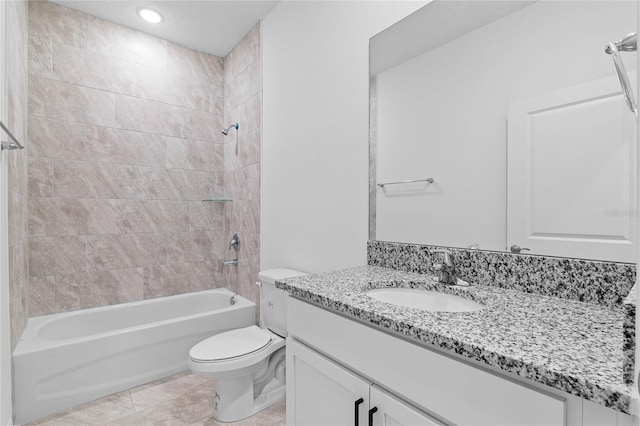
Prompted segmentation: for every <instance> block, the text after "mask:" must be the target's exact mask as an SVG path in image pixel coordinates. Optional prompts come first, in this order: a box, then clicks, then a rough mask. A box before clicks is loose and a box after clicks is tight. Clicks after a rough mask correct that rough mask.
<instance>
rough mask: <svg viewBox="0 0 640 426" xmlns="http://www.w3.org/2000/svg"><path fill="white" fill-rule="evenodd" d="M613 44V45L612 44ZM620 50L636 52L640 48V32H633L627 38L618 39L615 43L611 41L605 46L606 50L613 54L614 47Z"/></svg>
mask: <svg viewBox="0 0 640 426" xmlns="http://www.w3.org/2000/svg"><path fill="white" fill-rule="evenodd" d="M612 45H613V46H612ZM614 48H615V50H617V51H618V52H634V51H636V50H637V49H638V33H631V34H629V35H627V36H626V37H625V38H623V39H621V40H618V41H616V42H615V43H609V44H607V46H606V47H605V48H604V51H605V52H606V53H608V54H609V55H611V54H613V49H614Z"/></svg>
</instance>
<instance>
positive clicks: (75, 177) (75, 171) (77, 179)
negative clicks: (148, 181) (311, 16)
mask: <svg viewBox="0 0 640 426" xmlns="http://www.w3.org/2000/svg"><path fill="white" fill-rule="evenodd" d="M144 188H145V186H144V179H143V176H142V175H141V173H140V172H139V170H138V169H137V168H136V167H135V166H130V165H124V164H110V163H101V162H93V161H64V160H57V161H56V164H55V196H56V197H72V198H138V199H142V198H144V197H145V194H144Z"/></svg>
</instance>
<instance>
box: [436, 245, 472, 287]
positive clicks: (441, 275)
mask: <svg viewBox="0 0 640 426" xmlns="http://www.w3.org/2000/svg"><path fill="white" fill-rule="evenodd" d="M431 253H433V254H435V255H436V257H437V255H438V254H442V262H441V263H440V262H438V261H436V262H434V264H433V269H435V270H436V271H437V272H438V276H437V277H436V280H437V281H439V282H441V283H442V284H449V285H461V286H466V287H468V286H470V285H471V284H469V282H468V281H465V280H463V279H462V278H460V276H459V275H458V271H457V269H456V264H455V262H454V260H453V253H452V252H451V250H448V249H435V250H432V251H431Z"/></svg>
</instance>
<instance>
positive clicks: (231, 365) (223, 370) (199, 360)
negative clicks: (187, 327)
mask: <svg viewBox="0 0 640 426" xmlns="http://www.w3.org/2000/svg"><path fill="white" fill-rule="evenodd" d="M238 332H241V334H239V335H236V334H235V333H238ZM258 333H259V334H258ZM223 334H229V335H231V339H238V338H239V337H238V336H245V337H246V343H245V344H244V346H243V347H244V348H245V350H246V348H252V349H253V350H252V351H251V352H249V353H246V352H244V353H243V352H242V351H240V350H238V349H237V348H238V347H240V346H238V347H237V348H236V349H235V350H233V349H231V348H225V349H224V351H225V352H217V349H221V348H220V345H219V344H218V343H219V342H221V341H223V340H222V339H227V338H229V336H222V335H223ZM265 338H266V339H267V340H266V343H265V340H264V339H265ZM216 342H218V343H216ZM249 342H251V343H253V345H251V344H250V343H249ZM284 345H285V340H284V339H283V338H282V337H280V336H278V335H277V334H275V333H272V332H270V331H269V330H263V329H261V328H259V327H257V326H255V325H252V326H250V327H246V328H242V329H236V330H231V331H227V332H225V333H221V334H218V335H215V336H213V337H210V338H208V339H205V340H203V341H202V342H200V343H198V344H197V345H195V346H194V347H193V348H191V350H190V351H189V368H191V370H192V371H193V372H195V373H197V374H200V375H202V376H204V377H212V378H221V377H225V376H228V375H234V376H235V375H243V374H250V372H251V371H253V370H258V369H260V368H261V367H262V364H263V363H264V362H267V361H268V359H269V355H271V354H272V353H274V352H275V351H277V350H278V349H280V348H283V347H284ZM208 348H210V349H211V350H212V352H206V350H205V349H208ZM231 354H233V355H235V356H233V357H227V358H224V359H216V358H215V357H216V356H217V357H222V356H229V355H231Z"/></svg>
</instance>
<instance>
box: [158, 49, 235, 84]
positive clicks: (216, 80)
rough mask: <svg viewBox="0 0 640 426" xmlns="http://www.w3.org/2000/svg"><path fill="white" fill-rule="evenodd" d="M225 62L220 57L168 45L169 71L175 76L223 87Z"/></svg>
mask: <svg viewBox="0 0 640 426" xmlns="http://www.w3.org/2000/svg"><path fill="white" fill-rule="evenodd" d="M223 61H224V60H223V59H222V58H220V57H218V56H214V55H210V54H208V53H203V52H198V51H197V50H193V49H189V48H186V47H183V46H180V45H178V44H175V43H171V42H169V43H167V70H168V71H170V72H172V73H175V74H179V75H182V76H186V77H190V78H194V79H197V80H199V81H204V82H206V83H210V84H214V85H221V84H222V82H223V74H224V72H223V67H224V64H223Z"/></svg>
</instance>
